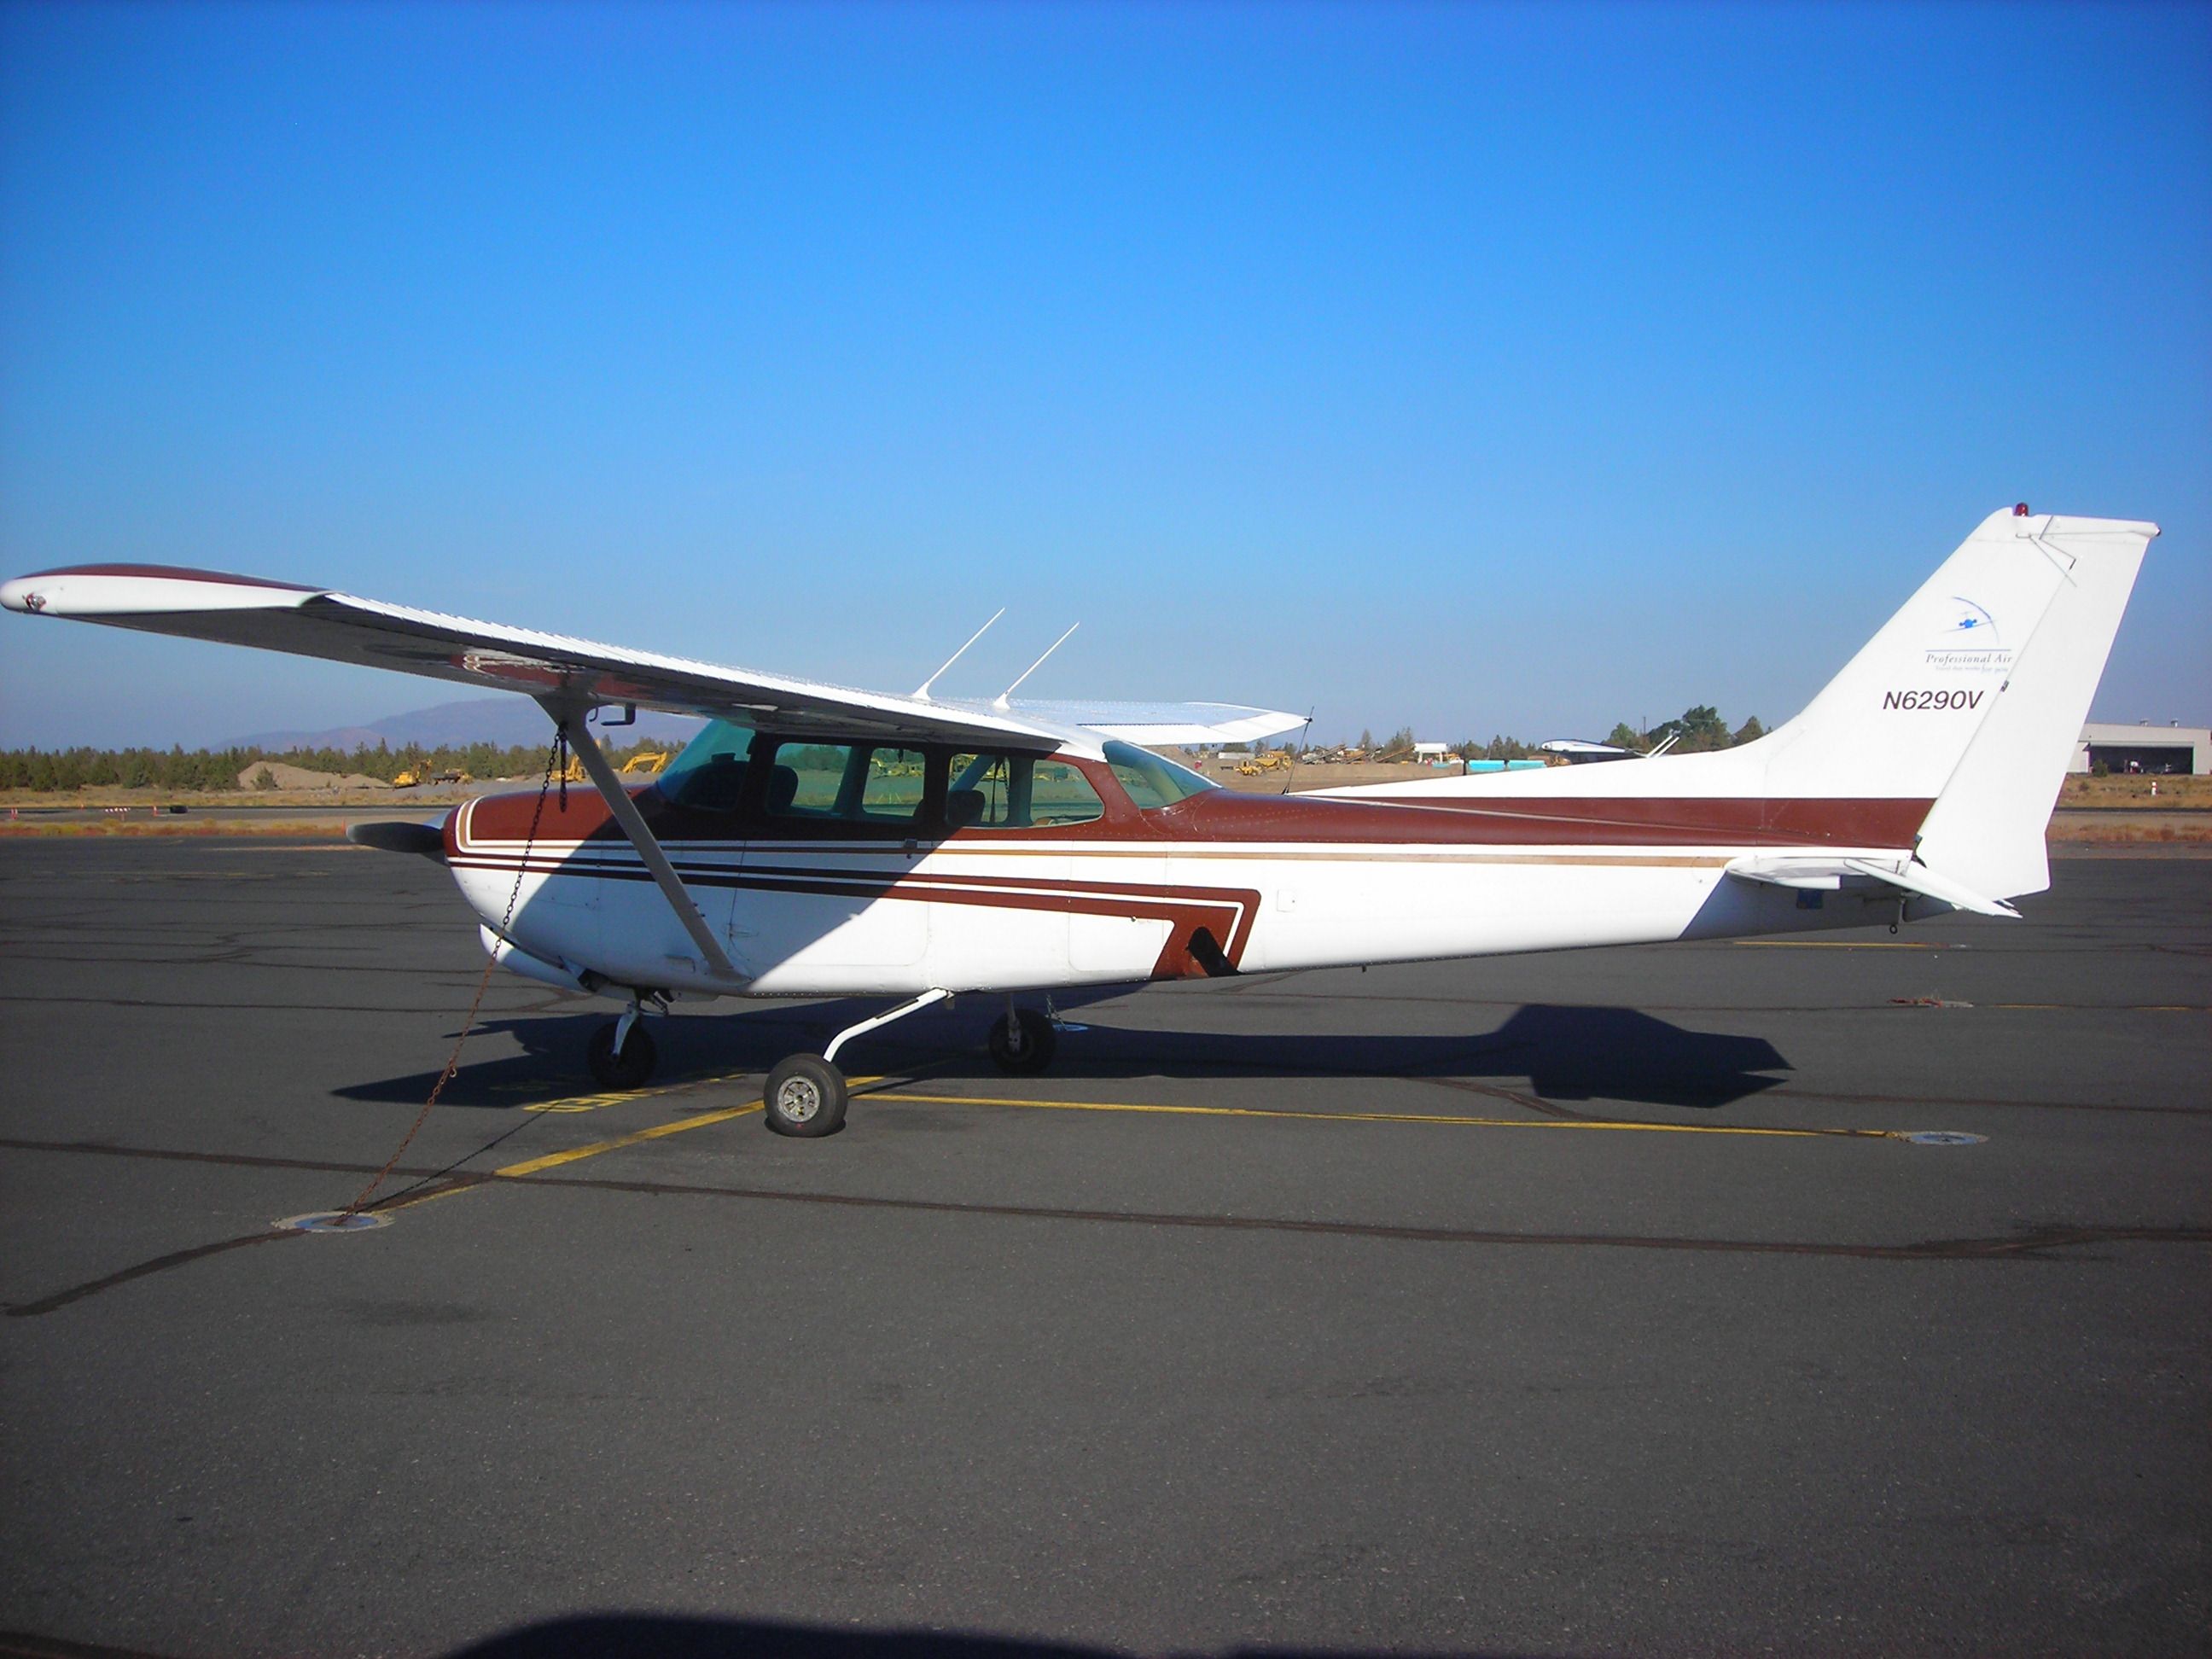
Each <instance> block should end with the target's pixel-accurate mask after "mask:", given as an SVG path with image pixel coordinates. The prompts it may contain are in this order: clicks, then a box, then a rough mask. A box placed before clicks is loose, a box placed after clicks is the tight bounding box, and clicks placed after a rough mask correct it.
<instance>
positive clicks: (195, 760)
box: [0, 738, 679, 793]
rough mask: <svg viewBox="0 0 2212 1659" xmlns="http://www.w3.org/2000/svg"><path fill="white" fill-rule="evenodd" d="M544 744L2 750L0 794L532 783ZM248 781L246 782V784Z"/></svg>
mask: <svg viewBox="0 0 2212 1659" xmlns="http://www.w3.org/2000/svg"><path fill="white" fill-rule="evenodd" d="M550 742H551V739H550V738H548V739H547V743H546V744H543V745H541V744H491V743H471V744H440V745H438V746H437V747H435V748H427V747H425V746H424V745H422V744H402V745H401V746H400V747H398V748H397V749H394V748H392V747H391V746H389V745H388V744H375V745H374V746H371V745H368V744H363V745H362V746H361V747H360V748H358V749H355V750H350V751H348V750H343V749H284V750H274V749H258V748H250V749H185V748H181V747H179V748H173V749H166V750H164V749H89V748H76V749H4V750H0V789H31V790H40V791H60V790H74V789H116V788H120V789H162V790H171V791H176V792H179V793H181V792H184V791H187V790H194V791H207V792H209V793H222V792H223V791H227V790H235V789H238V788H240V787H241V785H240V782H239V776H240V774H241V773H247V772H248V769H249V768H252V767H255V766H257V765H258V764H259V763H266V762H270V761H274V762H276V763H278V764H280V765H283V766H297V767H300V768H302V769H305V770H307V771H310V772H327V773H331V774H332V775H346V774H356V775H361V776H362V777H370V778H374V779H376V780H378V781H380V782H383V783H390V782H392V781H393V780H394V779H395V778H397V777H398V775H400V774H401V773H402V772H413V773H414V774H416V775H417V776H418V777H419V776H421V775H422V774H423V773H425V772H428V773H430V774H432V775H436V774H438V773H440V772H466V773H467V774H469V775H470V776H471V777H477V778H535V777H537V776H538V775H539V774H540V773H542V772H543V771H544V769H545V751H546V748H547V747H548V746H550ZM678 746H679V745H678V744H666V743H654V742H652V741H650V740H641V741H639V742H636V743H633V744H627V745H625V746H623V747H621V748H615V747H611V746H608V747H607V753H608V755H609V756H610V757H612V758H613V760H614V762H615V763H616V764H617V766H619V765H620V764H621V763H623V761H625V760H627V759H629V757H631V756H633V755H635V754H636V753H638V752H639V751H640V750H647V749H652V750H662V751H664V752H672V751H673V750H675V749H676V748H678ZM247 782H248V784H249V785H250V784H251V783H252V775H250V774H249V775H248V779H247ZM264 787H265V786H264Z"/></svg>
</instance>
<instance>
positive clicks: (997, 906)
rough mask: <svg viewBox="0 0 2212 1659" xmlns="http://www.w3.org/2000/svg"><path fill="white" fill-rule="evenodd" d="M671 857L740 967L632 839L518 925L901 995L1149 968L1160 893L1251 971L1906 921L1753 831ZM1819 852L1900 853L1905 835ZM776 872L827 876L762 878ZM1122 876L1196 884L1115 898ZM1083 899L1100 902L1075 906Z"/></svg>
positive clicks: (559, 870)
mask: <svg viewBox="0 0 2212 1659" xmlns="http://www.w3.org/2000/svg"><path fill="white" fill-rule="evenodd" d="M521 850H522V849H521V848H520V844H501V843H490V844H485V843H480V842H473V841H471V840H469V839H467V838H466V837H464V841H463V855H462V856H460V857H458V858H456V859H455V860H454V874H455V877H456V878H457V879H458V880H459V884H460V886H461V890H462V891H463V892H464V893H465V895H466V896H467V897H468V899H469V902H470V903H471V905H472V906H473V907H474V908H475V909H476V911H477V914H478V915H480V916H482V917H483V918H484V919H485V920H486V921H488V922H489V923H492V924H496V923H497V922H498V921H499V919H500V918H501V916H502V915H505V914H506V913H507V906H508V902H509V898H510V896H511V895H513V894H515V893H516V892H517V888H516V872H517V860H518V858H519V856H520V853H521ZM668 850H669V853H670V855H671V858H672V859H673V860H674V862H675V864H676V866H677V869H678V872H679V873H680V874H681V875H682V876H683V877H684V881H685V884H686V887H687V890H689V891H690V892H691V893H692V895H693V896H695V898H696V900H697V901H698V903H699V905H700V908H701V910H702V913H703V914H704V915H705V917H706V919H707V921H708V925H709V926H710V927H713V928H714V930H715V932H716V933H718V934H719V935H720V936H722V937H723V938H725V939H726V940H727V949H728V954H729V956H730V958H731V960H732V962H733V963H735V964H736V965H737V966H738V969H739V970H740V971H741V972H742V973H743V974H744V975H745V976H746V978H745V981H744V983H742V984H735V985H732V984H727V983H718V982H716V981H714V980H713V978H712V977H711V976H710V975H709V974H708V969H706V966H705V964H704V963H702V961H701V960H700V957H699V955H698V952H697V950H696V947H695V946H694V945H692V943H691V941H690V939H689V938H688V936H687V935H686V933H685V932H684V928H683V927H682V926H681V925H680V924H679V923H678V921H677V920H676V918H675V916H674V915H672V914H671V910H670V908H669V906H668V903H667V901H666V900H665V898H664V897H663V896H662V895H661V892H660V890H659V889H658V888H657V887H655V886H654V885H653V884H652V882H651V881H650V880H649V879H647V878H646V876H645V872H644V869H643V866H642V864H641V862H640V861H639V860H638V859H637V857H636V855H635V853H633V852H632V851H631V850H630V849H629V848H628V847H626V846H623V845H619V844H617V845H614V846H609V845H607V844H606V843H605V842H592V843H591V844H590V846H589V848H588V849H587V850H586V849H580V848H576V847H575V846H574V845H568V846H562V845H540V846H538V848H536V849H535V850H534V852H533V854H532V859H531V861H530V867H529V868H528V869H527V870H526V871H524V872H523V873H522V875H521V881H520V890H519V897H517V898H516V900H515V903H514V913H513V921H512V922H511V923H510V924H509V926H508V927H507V934H508V937H510V938H511V939H513V941H514V942H515V943H516V944H517V945H520V946H521V947H522V948H523V949H524V950H526V951H530V952H531V953H532V954H533V955H536V956H538V957H543V958H545V959H546V960H549V961H556V962H562V963H568V964H570V965H573V966H577V967H585V968H589V969H593V970H595V971H597V972H598V973H599V975H602V976H603V977H605V979H607V980H609V981H614V982H615V983H616V984H617V985H637V986H647V987H665V988H668V989H671V990H674V991H678V992H684V993H690V994H709V995H712V994H739V995H743V994H755V995H763V996H766V995H787V996H788V995H807V994H862V993H865V994H884V995H904V994H913V993H916V992H919V991H922V990H927V989H931V988H943V989H945V990H951V991H974V990H984V989H991V990H1004V989H1010V988H1026V989H1042V988H1046V987H1054V986H1073V985H1085V984H1112V983H1122V982H1127V981H1135V980H1144V979H1147V978H1151V977H1153V976H1154V975H1155V969H1156V964H1158V962H1159V959H1160V956H1161V951H1162V949H1163V946H1164V945H1165V944H1166V943H1167V941H1168V939H1169V938H1170V934H1171V933H1172V932H1173V931H1174V928H1175V926H1176V922H1175V921H1174V920H1172V919H1171V918H1166V917H1163V916H1160V915H1145V914H1142V912H1143V911H1144V910H1145V909H1147V908H1150V909H1153V910H1158V908H1160V906H1161V903H1162V902H1165V903H1167V904H1170V905H1172V906H1174V907H1176V908H1177V909H1178V911H1179V912H1180V913H1184V914H1190V913H1196V912H1198V911H1200V910H1203V911H1204V912H1205V914H1206V917H1207V919H1208V921H1209V922H1210V923H1211V924H1212V926H1213V927H1214V931H1215V932H1216V934H1217V937H1218V939H1220V941H1221V942H1222V943H1227V942H1228V939H1229V938H1230V937H1231V935H1232V933H1233V930H1235V929H1236V928H1237V927H1246V928H1249V937H1248V938H1247V939H1245V940H1244V942H1243V950H1242V952H1241V960H1240V962H1239V967H1240V970H1241V971H1243V972H1245V973H1268V972H1279V971H1283V970H1285V969H1304V968H1324V967H1337V966H1346V965H1352V964H1363V963H1389V962H1410V961H1421V960H1428V959H1437V958H1449V957H1477V956H1491V955H1500V954H1506V953H1511V952H1517V951H1557V950H1568V949H1574V948H1577V947H1583V946H1595V945H1637V944H1651V943H1659V942H1664V941H1668V940H1677V939H1697V938H1717V937H1728V936H1733V935H1746V934H1758V933H1791V932H1798V931H1802V930H1806V929H1812V928H1829V927H1859V926H1864V925H1867V924H1868V923H1869V922H1883V921H1891V920H1893V919H1894V918H1895V917H1896V916H1897V915H1898V914H1899V907H1898V902H1897V899H1896V896H1895V895H1893V894H1881V893H1867V894H1860V893H1854V892H1850V891H1843V892H1830V893H1826V894H1822V895H1820V896H1818V897H1817V899H1808V898H1806V897H1801V896H1799V895H1797V894H1795V893H1792V892H1790V891H1789V890H1784V889H1778V888H1774V887H1770V886H1762V885H1759V884H1751V883H1746V882H1741V881H1737V880H1733V879H1730V878H1728V877H1727V876H1726V875H1725V873H1724V872H1725V869H1726V866H1728V864H1729V861H1730V860H1733V859H1736V858H1738V857H1740V856H1741V855H1743V854H1747V853H1749V852H1752V851H1753V850H1755V849H1753V848H1747V847H1742V846H1721V845H1716V846H1711V847H1688V848H1686V847H1681V846H1652V847H1634V846H1608V847H1603V848H1559V847H1537V846H1529V847H1523V848H1515V847H1495V846H1492V847H1482V848H1457V847H1454V848H1438V847H1429V846H1417V847H1405V848H1389V847H1377V846H1375V845H1372V844H1351V845H1329V844H1325V843H1324V844H1316V843H1305V842H1301V843H1297V844H1273V845H1271V844H1263V843H1250V844H1219V843H1206V844H1200V845H1194V846H1188V847H1175V848H1164V847H1163V846H1162V844H1161V843H1160V842H1126V843H1117V842H1085V843H1083V844H1081V845H1080V846H1070V845H1067V844H1056V845H1053V846H1050V847H1043V846H1040V847H1037V848H1034V849H1031V848H1026V847H1024V848H1013V847H1009V846H1007V845H1006V844H1005V843H1004V842H1000V843H994V844H992V845H989V846H987V847H984V848H974V849H970V848H963V847H960V846H957V845H939V846H936V847H934V848H931V849H929V850H927V851H921V852H915V853H909V852H908V851H906V850H905V849H904V848H903V847H902V846H901V845H899V844H896V843H891V844H884V845H855V844H853V843H842V844H823V843H811V844H799V845H776V844H773V843H762V844H754V845H746V844H743V843H738V842H728V843H721V844H715V845H702V844H700V843H696V842H694V843H685V844H683V845H681V846H680V847H679V846H671V848H669V849H668ZM1821 850H1822V851H1823V852H1825V853H1827V854H1834V855H1844V856H1847V855H1852V854H1858V855H1862V856H1865V857H1868V858H1873V859H1890V860H1894V859H1895V858H1896V857H1897V852H1896V849H1894V848H1890V849H1883V848H1864V849H1853V848H1833V847H1828V848H1822V849H1821ZM769 881H775V882H781V883H789V882H796V881H804V882H805V883H807V884H809V885H810V887H811V889H812V890H808V891H792V890H764V889H763V888H762V887H760V886H758V885H747V883H754V884H757V883H763V882H769ZM892 882H896V884H897V885H896V887H894V888H891V889H890V890H889V891H885V890H884V889H885V884H887V883H892ZM1117 891H1121V892H1124V893H1132V892H1138V891H1142V892H1148V893H1154V894H1157V893H1160V892H1165V893H1168V894H1172V895H1178V896H1177V897H1174V898H1171V899H1168V900H1165V901H1160V900H1158V899H1155V900H1154V901H1152V902H1150V903H1140V902H1129V903H1128V904H1127V908H1123V909H1122V910H1121V911H1119V912H1116V911H1115V910H1114V909H1113V906H1114V904H1115V899H1114V897H1113V895H1114V894H1115V892H1117ZM1071 893H1074V894H1080V895H1083V897H1082V898H1081V900H1080V901H1079V902H1081V903H1083V904H1084V905H1085V906H1086V907H1089V908H1087V909H1085V910H1083V911H1077V912H1073V913H1072V912H1071V910H1070V908H1067V897H1068V896H1069V895H1070V894H1071ZM1913 914H1915V915H1918V914H1922V911H1921V910H1920V909H1919V908H1916V909H1915V910H1914V912H1913Z"/></svg>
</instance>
